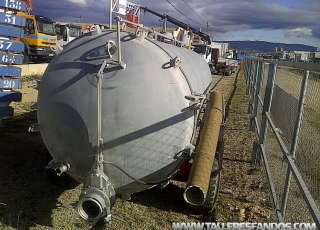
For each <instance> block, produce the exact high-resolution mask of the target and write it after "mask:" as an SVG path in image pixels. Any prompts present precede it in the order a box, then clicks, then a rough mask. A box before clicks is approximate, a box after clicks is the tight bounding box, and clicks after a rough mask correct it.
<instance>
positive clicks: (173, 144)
mask: <svg viewBox="0 0 320 230" xmlns="http://www.w3.org/2000/svg"><path fill="white" fill-rule="evenodd" d="M108 41H114V43H115V44H117V42H116V41H117V32H116V31H114V30H106V31H103V32H102V33H101V34H94V33H88V34H86V35H84V36H82V37H80V38H77V39H76V40H74V41H72V42H71V43H69V44H68V45H67V46H66V47H65V48H64V50H63V51H62V53H60V54H59V55H58V56H57V57H55V58H54V59H53V60H52V61H51V63H50V64H49V66H48V68H47V70H46V72H45V74H44V76H43V79H42V82H41V86H40V89H39V94H38V122H39V125H40V132H41V135H42V137H43V140H44V142H45V145H46V146H47V148H48V150H49V152H50V153H51V155H52V156H53V159H54V160H55V161H56V162H60V163H61V164H63V165H68V166H70V168H69V170H68V171H67V173H68V174H69V175H71V176H72V177H74V178H75V179H77V180H79V181H80V182H83V183H85V182H86V181H85V180H86V178H87V177H88V175H90V173H91V172H92V170H93V168H94V167H95V156H96V155H97V143H98V138H99V137H98V135H97V132H98V124H97V120H98V119H97V118H98V114H97V111H98V109H97V108H98V103H97V95H98V93H97V73H98V71H99V69H100V67H101V64H102V62H103V60H104V59H107V60H108V61H109V62H111V60H117V58H118V56H119V52H121V57H122V61H123V62H124V63H125V64H126V68H124V69H123V68H121V67H120V66H119V65H117V64H114V63H113V64H109V65H108V66H107V67H106V68H105V69H104V72H103V81H102V94H101V95H102V107H101V129H102V135H101V137H102V140H103V150H102V151H103V159H104V173H105V174H106V175H107V176H108V177H109V180H110V182H111V184H112V186H113V187H114V189H115V190H116V192H117V193H121V194H127V193H134V192H137V191H141V190H143V189H146V188H148V187H150V186H151V184H152V183H153V182H160V181H163V180H165V179H167V178H168V176H170V175H171V174H172V173H173V172H174V171H175V170H176V168H177V167H178V166H179V164H180V162H181V160H179V159H177V158H176V155H177V154H178V153H180V152H181V151H183V150H185V149H186V148H188V147H187V146H188V144H190V142H191V141H192V136H193V133H194V129H195V125H196V117H197V114H198V113H197V111H196V110H194V109H193V107H192V106H190V100H187V99H186V98H185V96H188V95H194V93H197V94H206V93H207V92H208V91H209V88H210V84H211V74H210V70H209V68H208V65H207V64H206V62H205V61H204V60H203V59H202V58H201V56H199V55H198V54H197V53H195V52H193V51H190V50H187V49H184V48H180V47H176V46H173V45H171V44H166V43H163V42H159V41H155V40H151V39H149V38H145V39H137V38H136V37H135V35H134V34H131V33H127V32H121V50H120V49H119V48H120V47H118V46H117V50H116V53H115V54H114V55H113V56H112V57H111V58H110V56H109V55H108V53H107V51H106V48H105V47H106V43H107V42H108ZM175 57H178V58H180V59H181V60H182V64H181V65H180V66H175V67H173V65H172V60H174V59H175ZM128 175H130V176H131V177H129V176H128ZM133 178H135V179H138V180H141V181H144V182H147V184H143V183H139V182H137V181H135V180H134V179H133Z"/></svg>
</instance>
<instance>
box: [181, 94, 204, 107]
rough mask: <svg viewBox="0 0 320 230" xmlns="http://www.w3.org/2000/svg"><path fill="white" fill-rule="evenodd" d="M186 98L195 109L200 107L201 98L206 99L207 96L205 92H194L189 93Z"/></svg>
mask: <svg viewBox="0 0 320 230" xmlns="http://www.w3.org/2000/svg"><path fill="white" fill-rule="evenodd" d="M184 98H185V99H187V100H189V101H190V102H189V106H192V107H193V108H194V109H200V107H201V100H203V99H205V98H206V96H205V95H203V94H199V93H194V94H193V95H187V96H185V97H184Z"/></svg>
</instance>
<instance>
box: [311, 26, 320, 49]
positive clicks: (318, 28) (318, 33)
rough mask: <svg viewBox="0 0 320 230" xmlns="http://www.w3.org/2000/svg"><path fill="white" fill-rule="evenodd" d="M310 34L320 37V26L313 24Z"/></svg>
mask: <svg viewBox="0 0 320 230" xmlns="http://www.w3.org/2000/svg"><path fill="white" fill-rule="evenodd" d="M312 36H313V37H315V38H318V39H320V26H315V27H314V28H312ZM319 46H320V44H319Z"/></svg>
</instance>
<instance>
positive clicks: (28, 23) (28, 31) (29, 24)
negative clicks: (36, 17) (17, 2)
mask: <svg viewBox="0 0 320 230" xmlns="http://www.w3.org/2000/svg"><path fill="white" fill-rule="evenodd" d="M24 33H25V34H34V23H33V20H32V19H27V20H26V27H25V28H24Z"/></svg>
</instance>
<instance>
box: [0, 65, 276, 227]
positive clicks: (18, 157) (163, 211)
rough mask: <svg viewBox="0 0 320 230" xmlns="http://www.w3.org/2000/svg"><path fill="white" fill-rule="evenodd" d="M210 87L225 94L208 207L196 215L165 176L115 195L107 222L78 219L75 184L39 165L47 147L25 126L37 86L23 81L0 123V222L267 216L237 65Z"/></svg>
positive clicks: (151, 223)
mask: <svg viewBox="0 0 320 230" xmlns="http://www.w3.org/2000/svg"><path fill="white" fill-rule="evenodd" d="M220 77H221V76H218V75H213V83H214V84H216V83H217V86H216V87H215V89H217V90H219V91H221V92H222V93H223V94H224V97H225V101H226V116H227V119H226V129H225V136H224V137H225V153H224V159H223V171H222V179H221V187H220V193H219V196H218V200H217V203H216V206H215V210H214V212H213V213H212V214H210V215H209V214H208V215H200V214H195V213H194V211H193V210H192V208H191V207H190V206H189V205H188V204H186V203H185V202H184V200H183V196H182V193H183V190H184V186H185V182H183V181H178V180H172V181H171V182H172V183H170V184H169V185H168V186H166V187H165V188H164V189H160V188H158V187H155V188H152V189H150V190H147V191H144V192H140V193H137V194H133V195H132V198H131V200H130V201H125V202H122V201H121V200H120V199H116V202H115V204H114V205H113V206H112V209H111V211H112V213H113V215H114V216H115V218H114V219H113V221H112V222H111V223H110V224H105V223H104V222H102V221H100V222H97V223H88V222H86V221H84V220H82V219H81V218H80V217H79V216H78V213H77V211H76V209H75V208H74V205H73V204H74V203H75V202H77V200H78V197H79V194H80V192H81V188H82V186H81V185H79V186H78V187H76V188H75V189H71V190H64V189H62V188H59V187H56V186H54V185H52V184H51V183H50V182H49V181H48V179H47V176H46V172H45V153H46V148H45V146H44V144H43V142H42V139H41V136H40V134H39V133H28V132H27V130H28V127H29V124H31V123H34V122H36V111H35V110H32V109H30V106H31V105H32V104H34V102H36V99H37V98H36V97H37V91H35V90H33V89H30V88H28V87H27V86H28V85H30V84H31V82H25V83H24V86H23V89H22V90H21V92H22V93H23V101H22V102H20V103H13V106H14V107H15V113H16V114H15V116H14V117H12V118H4V119H3V121H2V123H1V125H0V135H1V139H0V146H1V148H0V175H1V177H0V188H1V192H0V228H1V229H172V223H173V222H204V221H206V222H208V221H209V222H220V223H221V222H224V223H226V222H274V221H275V217H274V214H273V211H272V205H271V202H270V195H269V189H268V185H267V181H266V178H265V174H264V172H263V167H262V166H260V165H252V164H250V158H251V152H252V143H253V140H254V139H255V136H254V134H253V133H252V132H250V131H249V118H250V115H249V114H247V108H248V100H249V97H248V95H246V93H245V82H244V77H243V72H242V70H240V72H239V74H233V75H232V76H229V77H224V78H222V79H221V78H220Z"/></svg>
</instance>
